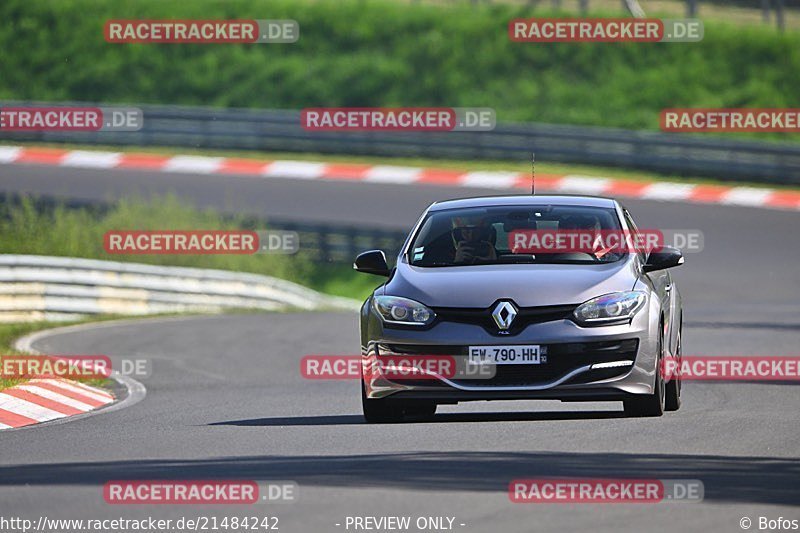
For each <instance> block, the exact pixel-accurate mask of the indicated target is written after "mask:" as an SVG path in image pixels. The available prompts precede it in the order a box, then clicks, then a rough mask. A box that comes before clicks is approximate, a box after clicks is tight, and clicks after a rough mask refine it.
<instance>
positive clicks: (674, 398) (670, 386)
mask: <svg viewBox="0 0 800 533" xmlns="http://www.w3.org/2000/svg"><path fill="white" fill-rule="evenodd" d="M682 354H683V352H682V350H681V332H680V331H679V332H678V346H677V348H676V350H675V358H676V359H677V360H678V364H679V365H680V362H681V355H682ZM681 385H682V383H681V377H680V375H677V376H673V377H672V379H671V380H670V382H669V383H667V389H666V398H665V400H664V408H665V409H666V410H667V411H677V410H678V409H680V408H681Z"/></svg>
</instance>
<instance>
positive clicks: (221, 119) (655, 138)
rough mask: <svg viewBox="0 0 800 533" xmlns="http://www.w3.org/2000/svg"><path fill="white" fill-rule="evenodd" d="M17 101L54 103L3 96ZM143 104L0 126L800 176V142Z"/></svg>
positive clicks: (65, 135)
mask: <svg viewBox="0 0 800 533" xmlns="http://www.w3.org/2000/svg"><path fill="white" fill-rule="evenodd" d="M12 105H43V106H46V105H54V104H46V103H41V102H39V103H30V102H9V101H4V102H0V107H2V106H12ZM57 105H82V106H88V105H97V104H86V103H75V102H73V103H65V102H61V103H59V104H57ZM138 107H139V108H141V109H142V110H143V111H144V127H143V128H142V129H141V130H140V131H137V132H35V133H20V132H0V140H13V141H38V142H72V143H81V144H84V143H85V144H106V145H126V146H175V147H192V148H209V149H238V150H263V151H283V152H314V153H325V154H349V155H373V156H381V157H401V156H402V157H426V158H456V159H499V160H517V161H528V160H529V159H530V153H531V150H534V151H535V152H536V158H537V160H538V161H550V162H563V163H580V164H591V165H603V166H614V167H623V168H631V169H642V170H649V171H654V172H662V173H669V174H677V175H694V176H709V177H713V178H717V179H721V180H729V181H737V180H738V181H742V180H746V181H761V182H766V183H783V184H800V145H796V144H790V143H777V142H776V143H772V142H757V141H739V140H729V139H723V138H719V137H718V138H709V137H705V136H700V135H685V134H684V135H681V134H667V133H661V132H646V131H629V130H623V129H612V128H597V127H584V126H563V125H554V124H536V123H531V124H511V123H506V124H502V123H501V124H498V125H497V127H496V128H495V129H494V130H493V131H489V132H448V133H434V132H377V131H375V132H324V131H306V130H304V129H303V128H302V127H301V126H300V113H299V112H298V111H280V110H258V109H212V108H202V107H178V106H151V105H147V106H138Z"/></svg>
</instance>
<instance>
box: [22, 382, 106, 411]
mask: <svg viewBox="0 0 800 533" xmlns="http://www.w3.org/2000/svg"><path fill="white" fill-rule="evenodd" d="M14 388H15V389H20V390H25V391H28V392H30V393H31V394H35V395H36V396H41V397H42V398H47V399H48V400H53V401H54V402H58V403H60V404H64V405H67V406H69V407H74V408H75V409H79V410H81V411H91V410H92V409H94V407H92V406H91V405H89V404H88V403H83V402H81V401H78V400H73V399H72V398H70V397H68V396H64V395H63V394H59V393H57V392H53V391H51V390H50V389H45V388H42V387H37V386H36V385H28V384H26V383H22V384H21V385H17V386H16V387H14Z"/></svg>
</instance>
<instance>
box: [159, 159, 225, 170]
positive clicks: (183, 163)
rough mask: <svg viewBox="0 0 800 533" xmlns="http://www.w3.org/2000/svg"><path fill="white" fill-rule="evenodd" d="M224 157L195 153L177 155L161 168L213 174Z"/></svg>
mask: <svg viewBox="0 0 800 533" xmlns="http://www.w3.org/2000/svg"><path fill="white" fill-rule="evenodd" d="M223 161H224V158H222V157H201V156H194V155H176V156H175V157H171V158H170V159H168V160H167V162H166V164H165V165H164V166H163V167H162V169H161V170H163V171H165V172H196V173H198V174H211V173H213V172H217V171H218V170H219V169H220V167H221V166H222V163H223Z"/></svg>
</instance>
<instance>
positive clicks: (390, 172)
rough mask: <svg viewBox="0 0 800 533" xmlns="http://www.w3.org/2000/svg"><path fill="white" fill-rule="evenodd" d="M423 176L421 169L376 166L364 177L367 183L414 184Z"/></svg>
mask: <svg viewBox="0 0 800 533" xmlns="http://www.w3.org/2000/svg"><path fill="white" fill-rule="evenodd" d="M421 174H422V169H421V168H416V167H395V166H390V165H376V166H374V167H372V168H371V169H369V171H367V173H366V174H365V175H364V179H365V180H366V181H371V182H375V183H401V184H406V183H414V182H415V181H417V180H418V179H419V177H420V175H421Z"/></svg>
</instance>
